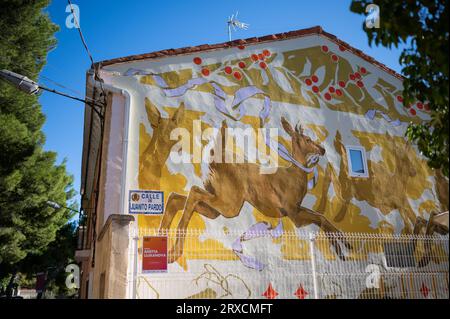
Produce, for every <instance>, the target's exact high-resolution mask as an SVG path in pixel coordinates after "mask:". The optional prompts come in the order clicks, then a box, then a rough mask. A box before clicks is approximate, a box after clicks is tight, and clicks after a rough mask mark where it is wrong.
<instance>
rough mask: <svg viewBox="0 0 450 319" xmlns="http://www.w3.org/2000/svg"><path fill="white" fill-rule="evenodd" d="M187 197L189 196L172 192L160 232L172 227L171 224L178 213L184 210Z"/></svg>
mask: <svg viewBox="0 0 450 319" xmlns="http://www.w3.org/2000/svg"><path fill="white" fill-rule="evenodd" d="M186 199H187V196H184V195H181V194H177V193H170V195H169V198H168V199H167V206H166V210H165V211H164V215H163V218H162V220H161V224H160V226H159V231H160V233H161V231H162V230H166V229H170V225H171V224H172V221H173V219H174V217H175V215H176V213H177V212H178V211H180V210H182V209H183V207H184V205H185V204H186Z"/></svg>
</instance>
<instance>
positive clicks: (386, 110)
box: [125, 40, 448, 297]
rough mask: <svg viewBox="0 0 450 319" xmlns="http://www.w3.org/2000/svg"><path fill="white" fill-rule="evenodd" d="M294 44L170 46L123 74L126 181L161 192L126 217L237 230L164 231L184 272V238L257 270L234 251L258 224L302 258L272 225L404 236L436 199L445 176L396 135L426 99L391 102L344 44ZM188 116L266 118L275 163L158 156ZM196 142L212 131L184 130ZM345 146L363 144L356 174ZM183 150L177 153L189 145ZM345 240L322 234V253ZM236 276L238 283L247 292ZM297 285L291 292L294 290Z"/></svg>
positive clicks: (374, 73) (151, 223) (396, 90)
mask: <svg viewBox="0 0 450 319" xmlns="http://www.w3.org/2000/svg"><path fill="white" fill-rule="evenodd" d="M301 41H302V40H295V41H292V43H291V45H286V44H284V45H278V44H277V43H276V42H274V43H270V44H268V45H267V47H266V48H261V46H258V47H256V46H255V48H254V47H252V46H249V47H245V46H239V47H235V48H231V49H228V50H225V52H220V53H217V55H216V56H214V55H212V54H210V53H204V54H199V55H198V56H184V57H181V58H179V60H177V61H176V62H174V63H173V64H168V65H166V66H165V69H164V68H163V69H161V70H158V68H157V67H155V68H152V66H151V63H149V65H148V68H145V67H142V65H141V66H140V67H139V68H129V69H128V70H127V72H125V75H127V76H128V77H131V78H132V79H134V81H136V83H137V84H135V85H139V86H141V88H142V89H141V91H140V92H143V93H140V94H139V96H138V98H137V100H138V102H136V103H139V105H138V106H137V109H138V112H140V113H139V114H141V115H142V116H140V117H139V118H140V121H141V122H140V125H139V160H138V162H139V167H138V169H137V176H138V177H137V181H138V183H137V187H138V188H139V189H142V190H161V191H163V192H164V194H165V196H164V198H165V210H164V214H163V215H162V216H161V215H158V216H143V215H140V216H139V218H138V223H139V227H140V228H159V229H178V230H180V234H183V233H185V231H186V230H189V229H196V230H205V231H206V230H213V231H217V232H223V233H224V234H226V233H227V232H228V231H242V235H241V236H240V237H238V238H236V240H235V241H234V242H233V243H231V244H230V243H225V242H221V241H220V239H219V238H207V239H200V238H198V239H193V238H189V239H188V240H189V241H190V242H189V243H186V240H185V238H184V237H183V236H179V237H177V240H176V241H175V242H174V243H173V246H172V247H171V254H170V256H171V257H172V258H171V260H169V262H170V263H174V264H178V265H179V266H180V267H182V268H183V269H184V271H189V267H190V266H189V263H190V262H191V261H192V260H193V259H195V258H196V257H195V255H194V256H190V257H186V255H185V254H184V251H183V249H184V247H185V246H186V245H190V247H196V249H199V250H201V249H202V247H207V245H209V244H211V243H214V245H215V246H216V247H218V249H224V250H228V251H231V253H230V254H224V255H223V256H222V260H228V261H232V262H235V263H239V264H240V265H242V266H243V267H245V268H246V269H249V271H264V269H265V266H266V264H265V263H264V262H263V261H261V260H260V259H259V258H258V256H251V255H249V254H247V253H246V252H245V249H244V246H245V244H246V243H248V242H250V241H257V240H258V238H257V237H258V236H255V235H254V234H257V233H258V232H260V233H261V232H263V233H264V234H270V236H271V238H273V241H274V242H275V243H279V245H278V246H277V247H278V248H276V249H278V252H279V253H280V254H281V256H282V258H284V259H285V260H286V261H287V262H289V260H301V259H302V258H305V257H304V256H308V249H309V248H308V246H307V245H305V244H304V243H302V242H303V241H304V240H302V239H298V241H292V240H291V241H285V240H284V237H283V232H289V231H296V230H298V229H313V230H323V231H332V232H366V233H405V234H406V233H412V231H413V229H414V226H415V224H416V219H417V217H418V216H419V217H422V218H427V217H428V216H429V214H430V213H431V212H433V211H435V212H437V211H443V210H445V209H448V179H446V178H445V177H443V176H442V174H440V172H436V171H433V170H431V169H430V168H429V167H428V166H427V164H426V161H425V159H424V158H422V157H421V156H420V155H419V154H418V152H417V150H416V148H415V147H414V146H412V145H411V144H410V143H408V142H407V141H406V140H405V138H404V130H405V128H406V126H407V124H408V123H409V122H411V121H412V122H415V121H420V120H421V119H426V118H429V114H428V112H429V107H428V105H427V104H426V103H424V102H420V101H418V102H417V103H414V104H413V105H408V106H407V107H405V106H404V105H403V101H402V98H401V95H402V92H401V81H400V80H399V79H396V78H395V77H393V76H392V75H388V74H387V73H385V71H382V70H380V69H379V68H378V67H376V66H373V65H371V64H370V63H368V62H366V61H363V60H362V59H361V58H359V57H356V56H355V55H354V54H353V53H352V52H350V51H349V50H347V48H345V47H343V46H340V45H336V44H335V43H333V42H329V41H321V42H319V43H321V44H320V45H318V44H317V43H311V44H310V45H309V44H308V43H306V44H302V43H301ZM322 42H323V43H322ZM171 62H172V61H171ZM195 121H200V122H199V123H200V129H201V131H204V130H205V129H208V128H216V129H217V130H218V131H219V132H222V135H221V136H222V137H223V136H225V133H224V130H225V129H226V128H228V127H232V128H252V129H254V132H257V129H261V128H273V127H275V128H278V129H279V134H280V135H279V138H278V142H279V144H278V148H277V149H276V153H277V155H278V156H279V162H278V168H277V170H276V172H274V173H273V174H260V167H261V165H263V164H262V163H217V162H214V161H213V162H212V163H203V162H201V163H197V162H195V161H194V162H192V163H184V164H174V163H172V162H171V160H170V152H171V151H173V148H174V146H175V145H176V143H177V140H176V139H171V137H170V135H171V132H172V131H173V130H174V129H175V128H177V127H181V128H183V129H185V130H187V131H188V132H189V133H190V134H191V135H195V134H194V130H195V127H194V126H195V125H193V123H194V122H195ZM258 138H262V139H263V141H264V142H265V150H266V151H268V150H269V149H270V147H271V146H270V145H271V144H270V137H267V136H262V137H261V136H258V133H255V134H253V135H251V140H252V142H254V145H256V144H257V143H256V141H257V140H258ZM196 143H197V144H198V145H199V147H201V149H205V148H207V146H208V145H210V144H211V143H212V144H215V145H220V144H221V145H222V147H223V145H224V144H225V143H226V142H225V140H223V141H221V143H218V141H217V140H214V138H213V137H212V138H211V139H209V140H208V139H202V138H200V139H198V140H194V141H192V145H193V144H196ZM346 145H359V146H362V147H364V149H365V151H366V154H367V167H368V175H369V177H368V178H364V177H350V176H349V173H348V172H349V167H348V165H349V164H348V158H347V153H346V150H345V146H346ZM193 148H195V146H191V153H189V154H188V157H189V158H192V157H194V156H195V154H194V153H193V151H192V149H193ZM216 150H217V149H216ZM184 151H185V150H184ZM179 152H182V151H181V150H179ZM239 152H240V150H236V153H239ZM224 153H225V150H224V151H223V154H224ZM210 155H211V156H214V154H210ZM235 155H236V154H235ZM251 234H253V235H251ZM294 246H295V247H294ZM355 249H357V247H352V245H351V244H350V243H348V242H346V241H345V240H343V239H342V238H341V240H340V241H339V240H337V239H336V240H330V249H323V250H322V254H323V256H324V260H327V259H328V260H336V259H340V260H346V259H347V260H348V259H351V258H352V254H353V251H354V250H355ZM218 264H219V265H220V262H219V263H218ZM208 265H209V264H208ZM191 267H194V266H193V264H192V265H191ZM199 267H200V266H199ZM204 267H207V271H206V274H209V273H210V272H218V271H217V270H216V268H214V266H213V265H209V266H206V264H205V265H204ZM206 274H205V275H204V276H206ZM216 275H217V274H216ZM208 276H209V275H208ZM217 276H218V275H217ZM228 276H229V277H226V276H225V277H226V278H231V277H233V276H234V275H228ZM230 276H231V277H230ZM208 278H211V277H208ZM239 278H240V280H242V282H241V283H239V284H241V285H244V284H245V286H246V287H250V288H248V289H249V291H251V290H252V289H253V288H251V283H246V281H245V279H241V277H239ZM238 281H239V280H238ZM261 284H263V285H266V286H267V284H270V283H261ZM304 285H306V284H304ZM305 287H306V286H305ZM305 287H304V286H303V285H302V286H301V287H300V286H299V287H298V291H297V293H298V294H300V295H302V296H303V297H304V296H306V290H305ZM300 288H301V289H300ZM227 289H228V288H227ZM227 289H225V288H223V287H222V288H221V290H222V292H219V291H218V290H213V291H212V290H211V288H210V287H209V288H205V290H203V291H200V292H198V293H199V294H201V295H202V294H207V295H210V294H211V295H214V296H216V295H220V294H225V295H227V294H230V292H229V291H227ZM271 289H272V290H273V287H272V286H267V289H266V290H265V293H267V294H269V295H271V296H272V295H273V294H274V291H272V290H271ZM219 290H220V289H219Z"/></svg>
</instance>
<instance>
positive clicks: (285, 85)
mask: <svg viewBox="0 0 450 319" xmlns="http://www.w3.org/2000/svg"><path fill="white" fill-rule="evenodd" d="M270 71H271V72H272V76H273V79H274V80H275V82H276V83H277V84H278V86H279V87H280V88H282V89H283V91H285V92H287V93H291V94H294V89H293V88H292V86H291V83H290V82H289V79H288V78H287V77H286V75H284V73H283V72H282V71H280V70H278V69H277V68H273V67H271V68H270Z"/></svg>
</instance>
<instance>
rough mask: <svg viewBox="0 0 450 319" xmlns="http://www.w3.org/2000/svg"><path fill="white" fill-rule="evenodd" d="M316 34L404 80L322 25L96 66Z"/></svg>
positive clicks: (104, 61)
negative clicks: (324, 28)
mask: <svg viewBox="0 0 450 319" xmlns="http://www.w3.org/2000/svg"><path fill="white" fill-rule="evenodd" d="M314 34H316V35H321V36H324V37H325V38H327V39H329V40H330V41H332V42H335V43H336V44H338V45H341V46H343V47H345V48H346V49H347V50H348V51H350V52H352V53H353V54H355V55H357V56H359V57H360V58H362V59H364V60H365V61H367V62H369V63H372V64H374V65H376V66H378V67H379V68H381V69H382V70H383V71H385V72H387V73H389V74H391V75H393V76H394V77H396V78H398V79H400V80H402V81H403V80H404V77H403V75H401V74H399V73H397V72H396V71H394V70H392V69H391V68H389V67H388V66H386V65H385V64H383V63H381V62H378V61H377V60H375V59H374V58H373V57H371V56H369V55H367V54H365V53H364V52H363V51H361V50H359V49H356V48H355V47H353V46H351V45H350V44H348V43H347V42H345V41H342V40H341V39H339V38H338V37H337V36H335V35H334V34H331V33H329V32H326V31H324V30H323V29H322V27H321V26H314V27H312V28H307V29H300V30H295V31H288V32H283V33H276V34H271V35H266V36H262V37H252V38H247V39H237V40H233V41H228V42H222V43H218V44H201V45H197V46H193V47H184V48H179V49H165V50H160V51H155V52H151V53H144V54H135V55H129V56H125V57H121V58H114V59H110V60H103V61H99V62H96V63H95V64H94V67H95V68H101V67H103V66H107V65H112V64H118V63H125V62H131V61H139V60H146V59H154V58H164V57H171V56H176V55H183V54H192V53H197V52H206V51H213V50H218V49H227V48H232V47H237V46H240V45H252V44H260V43H265V42H272V41H280V40H288V39H295V38H300V37H303V36H308V35H314Z"/></svg>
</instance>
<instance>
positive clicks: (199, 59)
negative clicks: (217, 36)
mask: <svg viewBox="0 0 450 319" xmlns="http://www.w3.org/2000/svg"><path fill="white" fill-rule="evenodd" d="M194 63H195V64H197V65H200V64H202V59H201V58H199V57H196V58H194Z"/></svg>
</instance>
